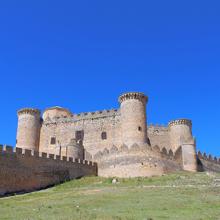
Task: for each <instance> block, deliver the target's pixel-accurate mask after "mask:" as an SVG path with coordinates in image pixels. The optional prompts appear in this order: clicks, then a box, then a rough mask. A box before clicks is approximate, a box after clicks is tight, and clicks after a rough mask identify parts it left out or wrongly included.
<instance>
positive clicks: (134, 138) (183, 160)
mask: <svg viewBox="0 0 220 220" xmlns="http://www.w3.org/2000/svg"><path fill="white" fill-rule="evenodd" d="M118 101H119V104H120V106H119V108H118V109H111V110H103V111H96V112H86V113H80V114H76V113H72V112H70V111H69V110H68V109H65V108H62V107H58V106H55V107H52V108H48V109H46V110H45V111H44V112H43V114H42V117H41V114H40V111H39V110H37V109H32V108H25V109H21V110H19V111H18V129H17V140H16V143H17V144H16V147H18V148H23V149H29V150H35V151H38V152H46V153H48V154H55V155H59V156H61V157H62V156H64V157H71V158H80V159H82V160H83V159H86V160H92V161H94V162H97V163H98V175H100V176H119V177H135V176H152V175H161V174H163V173H167V172H174V171H177V170H187V171H193V172H194V171H197V169H198V167H197V165H198V157H197V155H196V146H195V141H194V138H193V135H192V122H191V121H190V120H188V119H178V120H173V121H171V122H170V123H169V124H168V126H159V125H149V126H148V125H147V114H146V106H147V103H148V97H147V96H146V95H145V94H143V93H140V92H128V93H124V94H122V95H121V96H120V97H119V99H118Z"/></svg>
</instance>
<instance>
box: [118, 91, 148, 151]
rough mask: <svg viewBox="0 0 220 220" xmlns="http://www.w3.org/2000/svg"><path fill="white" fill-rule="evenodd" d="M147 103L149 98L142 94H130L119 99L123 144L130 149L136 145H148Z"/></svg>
mask: <svg viewBox="0 0 220 220" xmlns="http://www.w3.org/2000/svg"><path fill="white" fill-rule="evenodd" d="M147 101H148V97H147V96H145V95H144V94H143V93H140V92H129V93H125V94H122V95H121V96H120V97H119V102H120V104H121V107H120V112H121V129H122V142H123V143H124V144H126V145H127V146H128V147H130V146H131V145H132V144H134V143H136V144H140V145H141V144H145V143H147V121H146V103H147Z"/></svg>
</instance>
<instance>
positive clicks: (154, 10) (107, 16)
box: [0, 0, 220, 156]
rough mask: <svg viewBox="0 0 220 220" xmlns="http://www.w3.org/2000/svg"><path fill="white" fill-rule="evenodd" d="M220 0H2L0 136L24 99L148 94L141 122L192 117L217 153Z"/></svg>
mask: <svg viewBox="0 0 220 220" xmlns="http://www.w3.org/2000/svg"><path fill="white" fill-rule="evenodd" d="M219 10H220V3H219V1H217V0H216V1H201V0H200V1H193V0H190V1H187V0H185V1H176V0H175V1H169V0H168V1H164V0H160V1H156V0H155V1H146V0H143V1H128V0H126V1H118V0H117V1H115V0H111V1H103V0H100V1H96V0H93V1H91V0H88V1H84V0H82V1H72V0H69V1H65V0H63V1H56V0H53V1H52V0H51V1H47V0H43V1H42V0H39V1H29V0H28V1H22V0H21V1H10V0H7V1H1V2H0V80H1V87H0V88H1V92H0V102H1V108H0V123H1V132H0V142H1V143H3V144H11V145H14V144H15V136H16V125H17V116H16V110H17V109H19V108H22V107H37V108H40V109H41V110H43V109H45V108H46V107H49V106H54V105H60V106H63V107H67V108H69V109H71V110H72V111H73V112H76V113H78V112H84V111H94V110H99V109H108V108H112V107H114V108H117V107H118V103H117V98H118V96H119V94H121V93H122V92H125V91H142V92H144V93H146V94H147V95H148V96H149V103H148V122H149V123H161V124H166V123H167V122H169V121H170V120H172V119H176V118H182V117H183V118H190V119H192V120H193V132H194V135H195V136H196V138H197V143H198V149H199V150H201V151H206V152H207V153H212V154H213V155H216V156H220V150H219V149H220V138H219V137H220V129H219V127H220V116H219V114H220V99H219V96H220V95H219V94H220V13H219Z"/></svg>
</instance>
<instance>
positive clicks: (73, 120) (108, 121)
mask: <svg viewBox="0 0 220 220" xmlns="http://www.w3.org/2000/svg"><path fill="white" fill-rule="evenodd" d="M77 131H83V145H84V148H85V150H86V151H88V152H89V153H90V154H92V155H94V154H95V153H96V152H98V151H99V150H101V149H104V148H110V147H111V146H112V145H117V146H120V145H121V144H122V142H121V123H120V112H119V111H118V110H105V111H99V112H89V113H81V114H78V115H73V116H72V117H69V118H63V117H62V118H48V119H46V120H45V121H44V122H43V124H42V127H41V132H40V147H39V148H40V151H44V152H48V153H54V154H59V144H57V143H58V141H59V143H60V144H61V146H62V149H63V152H62V154H63V155H65V146H67V145H68V144H69V142H70V140H71V139H73V138H76V132H77ZM102 132H106V135H107V137H106V139H102ZM51 137H56V144H50V140H51Z"/></svg>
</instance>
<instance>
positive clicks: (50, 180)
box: [0, 146, 97, 196]
mask: <svg viewBox="0 0 220 220" xmlns="http://www.w3.org/2000/svg"><path fill="white" fill-rule="evenodd" d="M96 174H97V164H96V163H93V162H89V161H79V160H76V161H73V158H66V157H63V158H60V157H59V156H55V155H53V154H46V153H39V152H35V151H31V150H27V149H21V148H15V149H14V150H13V148H11V147H2V146H0V196H2V195H5V194H10V193H19V192H30V191H34V190H38V189H42V188H46V187H49V186H52V185H55V184H58V183H62V182H64V181H67V180H70V179H75V178H79V177H82V176H86V175H96Z"/></svg>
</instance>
